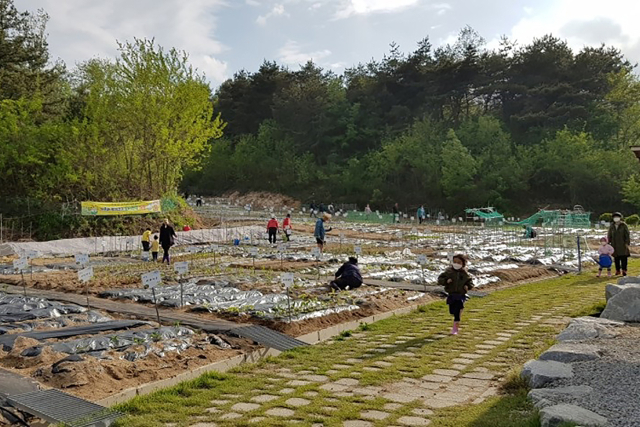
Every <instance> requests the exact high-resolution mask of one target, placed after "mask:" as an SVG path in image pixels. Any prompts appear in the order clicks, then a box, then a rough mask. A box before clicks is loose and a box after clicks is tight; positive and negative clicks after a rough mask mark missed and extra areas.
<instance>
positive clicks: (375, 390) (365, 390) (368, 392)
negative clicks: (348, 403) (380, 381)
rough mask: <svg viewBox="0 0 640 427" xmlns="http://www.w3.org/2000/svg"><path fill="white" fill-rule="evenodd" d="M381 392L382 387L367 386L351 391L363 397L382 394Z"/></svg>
mask: <svg viewBox="0 0 640 427" xmlns="http://www.w3.org/2000/svg"><path fill="white" fill-rule="evenodd" d="M382 391H383V389H382V387H374V386H368V387H359V388H356V389H355V390H353V393H354V394H360V395H363V396H375V395H377V394H380V393H382Z"/></svg>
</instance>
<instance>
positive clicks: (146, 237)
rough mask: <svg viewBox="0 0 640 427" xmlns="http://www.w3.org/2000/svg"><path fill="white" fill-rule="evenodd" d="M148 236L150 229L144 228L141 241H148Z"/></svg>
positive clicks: (149, 235)
mask: <svg viewBox="0 0 640 427" xmlns="http://www.w3.org/2000/svg"><path fill="white" fill-rule="evenodd" d="M150 237H151V230H146V231H145V232H144V233H142V241H143V242H148V241H149V240H150Z"/></svg>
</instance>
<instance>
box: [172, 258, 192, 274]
mask: <svg viewBox="0 0 640 427" xmlns="http://www.w3.org/2000/svg"><path fill="white" fill-rule="evenodd" d="M173 269H174V270H175V272H176V273H178V274H187V273H188V272H189V262H188V261H182V262H176V263H175V264H173Z"/></svg>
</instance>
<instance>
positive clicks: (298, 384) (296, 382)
mask: <svg viewBox="0 0 640 427" xmlns="http://www.w3.org/2000/svg"><path fill="white" fill-rule="evenodd" d="M309 384H311V382H310V381H304V380H292V381H289V382H288V383H287V385H288V386H291V387H302V386H305V385H309Z"/></svg>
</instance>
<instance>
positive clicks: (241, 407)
mask: <svg viewBox="0 0 640 427" xmlns="http://www.w3.org/2000/svg"><path fill="white" fill-rule="evenodd" d="M259 407H260V405H258V404H256V403H245V402H240V403H236V404H235V405H233V406H232V407H231V410H232V411H236V412H251V411H255V410H256V409H258V408H259Z"/></svg>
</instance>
